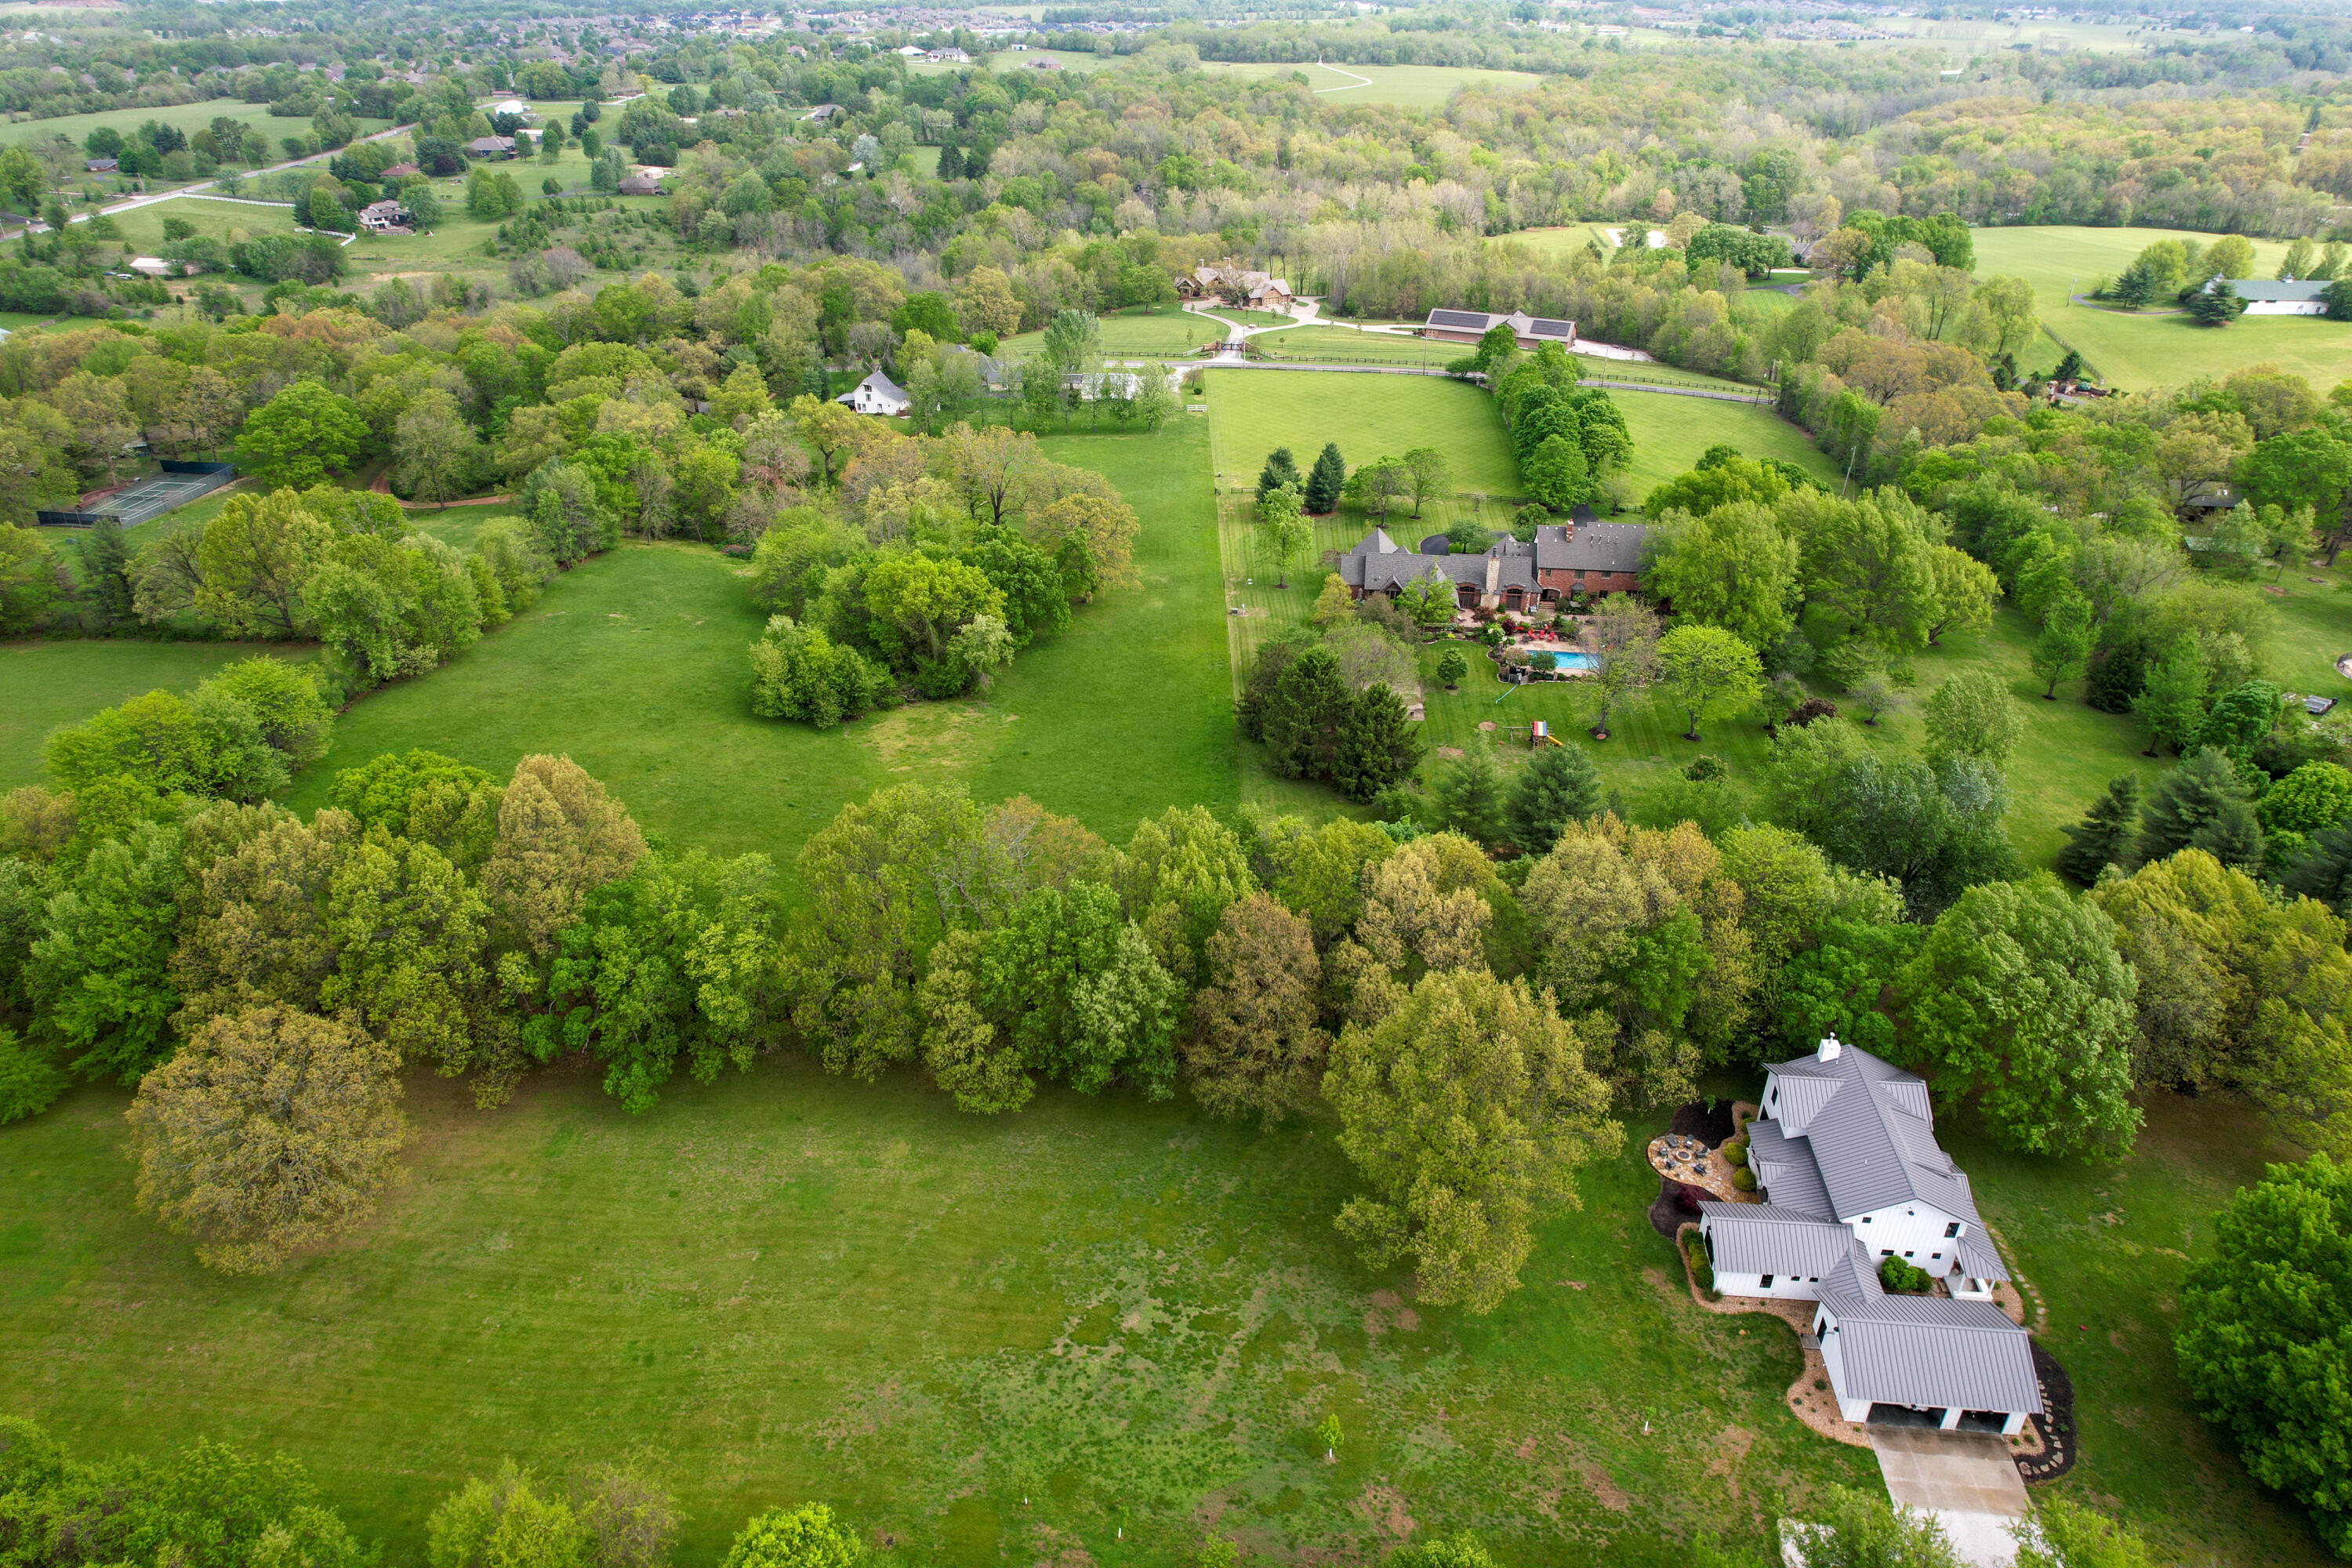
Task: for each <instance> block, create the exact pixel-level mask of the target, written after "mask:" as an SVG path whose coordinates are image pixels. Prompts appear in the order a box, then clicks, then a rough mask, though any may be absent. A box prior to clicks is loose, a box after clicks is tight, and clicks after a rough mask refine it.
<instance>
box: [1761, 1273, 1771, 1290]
mask: <svg viewBox="0 0 2352 1568" xmlns="http://www.w3.org/2000/svg"><path fill="white" fill-rule="evenodd" d="M1757 1289H1759V1290H1769V1289H1772V1276H1770V1275H1769V1274H1767V1275H1766V1276H1764V1280H1763V1283H1762V1284H1760V1285H1759V1286H1758V1287H1757Z"/></svg>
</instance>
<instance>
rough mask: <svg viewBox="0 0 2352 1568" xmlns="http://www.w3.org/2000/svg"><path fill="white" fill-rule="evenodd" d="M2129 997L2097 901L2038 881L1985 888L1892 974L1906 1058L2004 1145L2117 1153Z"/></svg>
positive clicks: (2126, 1105) (2125, 972)
mask: <svg viewBox="0 0 2352 1568" xmlns="http://www.w3.org/2000/svg"><path fill="white" fill-rule="evenodd" d="M2133 988H2134V979H2133V975H2132V971H2131V968H2130V966H2129V965H2128V964H2126V963H2124V961H2123V959H2122V958H2121V957H2120V956H2118V954H2117V953H2116V927H2115V922H2114V921H2111V920H2109V919H2108V918H2107V916H2106V914H2105V911H2103V910H2100V908H2099V907H2098V906H2097V905H2096V904H2094V903H2091V902H2089V901H2087V900H2084V899H2081V898H2078V897H2077V896H2075V895H2074V894H2073V893H2070V892H2068V891H2067V890H2066V889H2064V888H2062V887H2061V886H2059V885H2058V883H2057V882H2056V881H2055V880H2053V879H2047V878H2045V879H2042V880H2039V881H2034V882H2024V883H2019V882H1987V883H1984V884H1981V885H1979V886H1978V887H1974V888H1970V889H1968V891H1966V892H1964V893H1962V894H1961V895H1960V897H1959V900H1958V902H1956V903H1955V904H1953V905H1952V907H1951V908H1950V909H1948V910H1946V911H1945V912H1944V913H1943V914H1942V915H1941V916H1940V917H1938V918H1937V921H1936V924H1935V927H1934V929H1933V930H1932V931H1929V932H1928V934H1927V942H1926V943H1925V944H1924V945H1923V946H1922V947H1921V949H1920V952H1919V956H1918V957H1917V958H1916V960H1914V961H1913V963H1912V965H1911V967H1910V969H1909V970H1908V971H1906V973H1905V976H1904V980H1903V989H1904V993H1905V996H1906V1002H1907V1005H1908V1008H1909V1015H1910V1026H1909V1029H1908V1031H1907V1034H1906V1060H1908V1061H1909V1062H1911V1063H1913V1064H1915V1065H1916V1066H1919V1067H1921V1068H1925V1069H1927V1071H1928V1073H1929V1075H1930V1077H1931V1079H1932V1080H1933V1081H1934V1083H1935V1085H1936V1087H1937V1089H1938V1090H1940V1091H1941V1092H1943V1093H1945V1094H1948V1095H1951V1096H1954V1097H1961V1096H1970V1095H1973V1096H1974V1097H1975V1098H1976V1100H1977V1101H1978V1103H1979V1107H1980V1108H1981V1109H1982V1111H1983V1113H1984V1116H1985V1120H1986V1121H1987V1123H1988V1124H1989V1125H1990V1128H1991V1129H1992V1131H1993V1135H1994V1136H1995V1137H1996V1138H1997V1139H1999V1140H2000V1142H2002V1143H2003V1144H2005V1145H2006V1146H2008V1147H2010V1148H2013V1149H2023V1150H2029V1151H2032V1152H2038V1153H2045V1154H2064V1153H2076V1152H2081V1151H2083V1150H2084V1149H2088V1148H2091V1147H2094V1146H2096V1145H2099V1144H2109V1145H2115V1144H2121V1145H2125V1146H2128V1145H2129V1143H2130V1142H2131V1139H2132V1135H2133V1133H2134V1132H2135V1131H2137V1128H2138V1126H2139V1112H2138V1110H2137V1109H2135V1108H2134V1107H2133V1106H2132V1104H2131V1102H2130V1100H2129V1094H2130V1090H2131V1082H2132V1078H2131V1051H2130V1044H2131V1037H2132V1028H2133V1015H2132V994H2133Z"/></svg>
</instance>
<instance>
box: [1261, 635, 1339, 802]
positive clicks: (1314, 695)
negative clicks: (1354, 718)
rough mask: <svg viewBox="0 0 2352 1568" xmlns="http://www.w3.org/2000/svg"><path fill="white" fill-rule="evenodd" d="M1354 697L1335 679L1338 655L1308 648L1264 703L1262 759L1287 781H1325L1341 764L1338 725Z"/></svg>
mask: <svg viewBox="0 0 2352 1568" xmlns="http://www.w3.org/2000/svg"><path fill="white" fill-rule="evenodd" d="M1354 706H1355V699H1354V697H1353V696H1352V695H1351V694H1350V693H1349V690H1348V683H1347V681H1346V680H1344V679H1341V678H1340V675H1339V656H1338V655H1336V654H1334V653H1333V652H1332V651H1331V650H1330V649H1329V648H1328V647H1311V648H1308V649H1307V651H1306V652H1305V653H1302V654H1300V655H1299V656H1298V657H1297V658H1294V659H1292V660H1291V661H1290V663H1289V665H1288V666H1287V667H1286V668H1284V670H1283V672H1282V679H1280V680H1278V681H1276V683H1275V688H1274V696H1273V697H1272V699H1271V700H1268V702H1267V703H1266V704H1265V718H1264V720H1263V723H1264V726H1265V748H1266V752H1267V753H1268V755H1267V758H1266V760H1267V761H1268V762H1270V763H1273V765H1274V771H1275V772H1276V773H1280V774H1282V775H1283V776H1284V777H1285V778H1293V779H1327V778H1329V777H1330V776H1331V770H1332V767H1333V766H1334V764H1335V763H1337V762H1338V760H1339V727H1340V725H1342V724H1343V723H1345V722H1346V721H1347V719H1348V715H1349V710H1351V709H1352V708H1353V707H1354Z"/></svg>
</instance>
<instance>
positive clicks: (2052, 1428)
mask: <svg viewBox="0 0 2352 1568" xmlns="http://www.w3.org/2000/svg"><path fill="white" fill-rule="evenodd" d="M2033 1376H2034V1378H2035V1380H2036V1381H2037V1382H2039V1383H2040V1384H2042V1414H2041V1415H2035V1416H2032V1417H2031V1419H2032V1422H2033V1424H2034V1426H2036V1427H2037V1428H2038V1429H2039V1430H2040V1431H2041V1433H2042V1452H2040V1453H2039V1454H2030V1455H2029V1454H2020V1455H2019V1456H2017V1473H2018V1474H2019V1475H2021V1476H2023V1477H2024V1478H2025V1479H2027V1480H2029V1481H2054V1480H2056V1479H2058V1478H2059V1477H2060V1476H2063V1475H2064V1474H2065V1473H2066V1472H2067V1471H2069V1470H2071V1469H2073V1468H2074V1450H2075V1443H2074V1379H2072V1378H2070V1377H2068V1376H2067V1375H2066V1369H2065V1368H2064V1367H2063V1366H2060V1365H2059V1364H2058V1358H2057V1357H2056V1356H2053V1355H2052V1354H2051V1353H2050V1352H2049V1351H2047V1350H2045V1349H2044V1348H2043V1347H2042V1342H2041V1341H2040V1340H2035V1341H2034V1342H2033Z"/></svg>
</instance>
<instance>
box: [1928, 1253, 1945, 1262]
mask: <svg viewBox="0 0 2352 1568" xmlns="http://www.w3.org/2000/svg"><path fill="white" fill-rule="evenodd" d="M1927 1261H1928V1262H1930V1263H1941V1262H1942V1261H1944V1255H1943V1254H1942V1253H1940V1252H1931V1253H1929V1254H1927Z"/></svg>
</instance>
